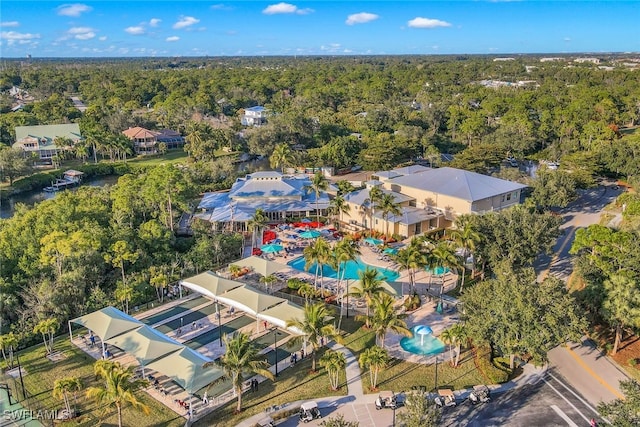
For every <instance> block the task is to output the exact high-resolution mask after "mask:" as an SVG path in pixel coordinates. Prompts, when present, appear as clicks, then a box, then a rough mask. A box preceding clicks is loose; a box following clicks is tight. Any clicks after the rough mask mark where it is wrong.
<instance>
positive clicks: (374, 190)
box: [363, 187, 384, 231]
mask: <svg viewBox="0 0 640 427" xmlns="http://www.w3.org/2000/svg"><path fill="white" fill-rule="evenodd" d="M383 194H384V193H383V192H382V190H381V189H380V187H371V188H370V189H369V197H367V198H366V199H365V200H364V203H363V206H365V205H366V206H368V211H369V218H370V219H371V227H369V229H370V230H371V231H373V214H374V213H375V210H376V207H377V206H378V203H379V202H380V199H381V198H382V195H383Z"/></svg>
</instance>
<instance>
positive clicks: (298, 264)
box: [287, 257, 400, 282]
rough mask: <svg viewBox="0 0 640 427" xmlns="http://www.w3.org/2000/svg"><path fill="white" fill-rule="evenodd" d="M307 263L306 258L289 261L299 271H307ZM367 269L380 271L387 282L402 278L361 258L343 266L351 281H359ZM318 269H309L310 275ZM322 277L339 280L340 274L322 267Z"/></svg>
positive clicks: (346, 276) (346, 275)
mask: <svg viewBox="0 0 640 427" xmlns="http://www.w3.org/2000/svg"><path fill="white" fill-rule="evenodd" d="M305 263H306V261H305V259H304V257H299V258H296V259H294V260H293V261H289V262H288V263H287V265H289V266H290V267H292V268H295V269H296V270H299V271H307V270H305V269H304V265H305ZM367 267H369V268H374V269H376V270H378V271H379V272H380V275H382V276H383V277H384V279H383V280H386V281H387V282H393V281H395V280H398V277H399V276H400V274H399V273H398V272H397V271H393V270H388V269H386V268H382V267H375V266H373V265H369V264H367V263H365V262H363V261H362V260H361V259H360V258H357V259H356V260H355V261H347V262H346V263H344V264H343V268H344V269H345V271H344V278H345V279H350V280H359V279H360V276H358V272H359V271H364V270H365V269H366V268H367ZM317 268H318V267H317V265H316V264H313V265H312V266H311V268H309V273H311V274H316V269H317ZM322 275H323V276H324V277H330V278H332V279H337V278H338V273H337V272H336V271H335V270H334V269H333V268H331V267H329V266H328V265H323V266H322ZM340 275H341V276H342V271H340Z"/></svg>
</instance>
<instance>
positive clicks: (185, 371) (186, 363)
mask: <svg viewBox="0 0 640 427" xmlns="http://www.w3.org/2000/svg"><path fill="white" fill-rule="evenodd" d="M208 362H210V360H209V359H208V358H206V357H204V356H203V355H201V354H200V353H198V352H197V351H195V350H192V349H190V348H189V347H184V348H183V349H182V350H179V351H176V352H174V353H171V354H169V355H167V356H165V357H163V358H161V359H158V360H156V361H154V362H151V363H149V365H148V367H149V369H153V370H155V371H158V372H162V373H163V374H165V375H166V376H168V377H169V378H171V379H172V380H174V381H175V382H177V383H178V384H180V386H181V387H182V388H184V389H185V390H186V391H187V392H188V393H191V394H193V393H195V392H196V391H198V390H200V389H201V388H203V387H206V386H207V385H209V384H211V383H212V382H213V381H215V380H217V379H218V378H220V377H222V376H223V374H224V373H223V372H222V370H221V369H220V368H218V367H217V366H208V367H206V368H205V367H204V365H205V363H208Z"/></svg>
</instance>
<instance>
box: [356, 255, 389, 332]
mask: <svg viewBox="0 0 640 427" xmlns="http://www.w3.org/2000/svg"><path fill="white" fill-rule="evenodd" d="M358 276H359V277H360V281H359V283H358V285H355V286H354V287H353V288H352V289H351V292H350V293H349V295H350V296H352V297H354V298H364V300H365V303H366V306H367V313H366V317H365V325H366V327H367V328H369V327H371V317H370V316H369V313H370V308H371V302H372V300H373V297H374V296H376V295H377V294H380V293H382V292H386V289H385V288H383V287H382V276H381V275H380V273H379V272H378V270H376V269H375V268H370V267H367V268H366V269H365V270H364V271H359V272H358Z"/></svg>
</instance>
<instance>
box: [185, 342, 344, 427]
mask: <svg viewBox="0 0 640 427" xmlns="http://www.w3.org/2000/svg"><path fill="white" fill-rule="evenodd" d="M322 354H324V351H321V352H320V353H319V354H318V360H319V359H320V357H322ZM310 370H311V358H309V357H307V358H305V359H303V360H302V361H299V362H298V363H297V364H296V365H295V366H293V367H291V368H288V369H285V370H284V371H282V372H280V375H279V376H278V378H277V381H275V382H271V381H268V380H267V381H265V382H263V383H261V384H260V387H259V389H258V391H257V392H250V393H246V394H244V395H243V396H242V412H241V413H240V414H237V415H234V410H235V408H236V400H233V401H231V402H229V403H227V404H226V405H224V406H223V407H221V408H218V409H216V410H215V411H214V412H212V413H211V414H209V415H207V416H205V417H204V418H202V419H201V420H199V421H197V422H196V423H195V424H194V426H198V427H205V426H211V425H215V426H218V427H232V426H235V425H237V424H238V423H239V422H240V421H242V420H244V419H246V418H248V417H251V416H253V415H256V414H258V413H260V412H262V411H264V410H265V408H267V407H268V406H272V405H282V404H283V403H290V402H295V401H297V400H311V399H317V398H320V397H326V396H346V394H347V386H346V376H345V375H344V372H343V374H342V376H341V378H340V381H339V384H341V388H340V389H339V390H337V391H334V390H331V389H330V387H329V378H328V377H327V373H326V371H325V370H324V369H323V368H322V367H319V366H318V371H317V372H315V373H311V372H310Z"/></svg>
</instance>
